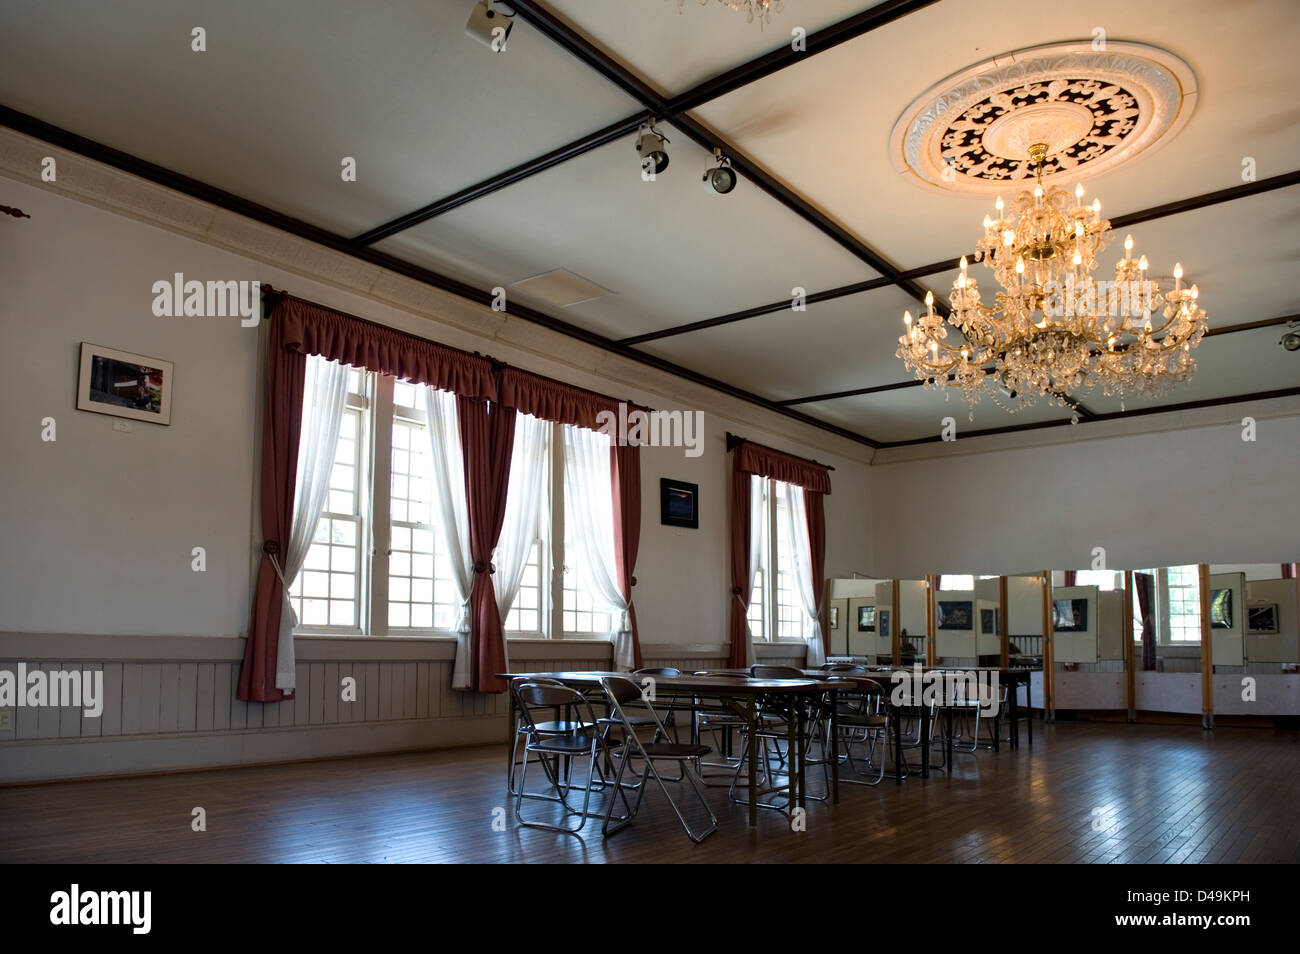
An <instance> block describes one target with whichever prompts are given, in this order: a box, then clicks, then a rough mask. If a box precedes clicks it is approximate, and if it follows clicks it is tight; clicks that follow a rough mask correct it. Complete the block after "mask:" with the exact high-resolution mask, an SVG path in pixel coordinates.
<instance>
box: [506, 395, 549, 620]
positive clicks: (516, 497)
mask: <svg viewBox="0 0 1300 954" xmlns="http://www.w3.org/2000/svg"><path fill="white" fill-rule="evenodd" d="M513 413H514V414H515V444H514V450H513V451H512V452H511V455H510V487H509V490H508V492H507V494H506V516H505V522H504V523H503V524H502V526H501V537H500V539H498V540H497V547H496V549H495V550H494V551H492V563H493V564H494V565H495V566H496V568H497V572H496V575H495V576H494V577H493V585H494V586H495V587H496V594H497V608H498V609H499V610H500V611H501V622H502V623H504V622H505V619H506V615H507V614H508V613H509V612H510V607H512V606H514V605H515V599H516V598H517V597H518V596H519V587H520V584H521V583H523V579H524V568H525V567H526V566H527V565H528V556H529V554H530V553H531V552H532V549H533V541H534V540H536V539H537V536H538V534H537V521H538V517H539V516H540V515H541V514H542V513H543V511H542V497H543V494H544V491H545V488H546V460H547V455H546V448H547V445H548V443H549V441H548V438H549V436H550V432H551V425H550V424H549V423H548V422H547V421H543V420H540V419H539V418H536V417H533V416H532V415H530V414H519V413H518V412H513ZM548 516H549V515H548Z"/></svg>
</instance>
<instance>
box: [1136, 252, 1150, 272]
mask: <svg viewBox="0 0 1300 954" xmlns="http://www.w3.org/2000/svg"><path fill="white" fill-rule="evenodd" d="M1150 267H1151V264H1150V263H1149V262H1148V261H1147V257H1146V256H1145V255H1143V256H1142V257H1141V258H1139V259H1138V268H1140V269H1142V271H1144V272H1145V271H1146V270H1147V269H1148V268H1150Z"/></svg>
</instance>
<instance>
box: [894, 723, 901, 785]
mask: <svg viewBox="0 0 1300 954" xmlns="http://www.w3.org/2000/svg"><path fill="white" fill-rule="evenodd" d="M894 781H895V782H897V783H898V784H899V785H902V784H903V713H902V712H901V711H900V710H895V712H894Z"/></svg>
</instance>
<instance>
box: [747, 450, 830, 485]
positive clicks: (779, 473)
mask: <svg viewBox="0 0 1300 954" xmlns="http://www.w3.org/2000/svg"><path fill="white" fill-rule="evenodd" d="M734 453H735V455H736V467H737V469H739V470H741V471H743V472H744V473H747V474H757V475H758V476H759V477H770V478H772V479H773V480H779V481H782V482H783V483H787V484H794V485H795V486H796V487H802V488H803V489H804V490H811V491H813V492H815V493H819V494H829V493H830V492H831V475H830V468H829V467H827V466H826V465H825V464H819V463H817V462H816V461H815V460H808V459H806V458H804V457H796V456H794V455H793V454H787V453H785V452H784V451H779V450H773V449H772V448H770V447H764V446H763V445H762V444H755V443H753V442H752V441H742V442H741V444H740V446H739V447H737V448H736V449H735V451H734Z"/></svg>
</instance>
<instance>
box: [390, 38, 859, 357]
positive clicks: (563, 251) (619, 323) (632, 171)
mask: <svg viewBox="0 0 1300 954" xmlns="http://www.w3.org/2000/svg"><path fill="white" fill-rule="evenodd" d="M674 15H675V14H674ZM512 49H513V47H512ZM661 132H663V133H664V134H665V135H666V136H667V137H668V138H669V140H671V141H670V143H669V145H668V152H669V156H670V159H669V164H668V168H667V169H666V170H664V171H663V172H662V173H660V174H659V175H657V176H656V178H655V180H654V181H653V182H646V181H643V180H642V178H641V168H640V165H639V163H638V158H637V153H636V151H635V148H634V145H635V144H634V138H633V137H628V138H627V139H620V140H618V141H617V142H613V143H610V144H608V145H605V146H602V147H600V148H599V149H595V150H593V151H591V152H589V153H587V154H586V155H584V156H581V157H579V158H577V159H574V160H571V161H570V162H566V163H564V164H563V165H560V166H557V167H555V168H553V169H550V170H548V171H546V172H544V173H541V174H540V175H536V176H533V177H532V178H530V179H526V180H524V181H523V182H520V183H518V184H516V185H513V186H510V187H509V188H507V189H503V190H501V191H499V192H496V193H494V194H493V195H490V196H488V197H486V198H484V199H480V200H479V201H477V202H473V203H471V204H469V205H467V206H463V207H462V208H460V209H456V210H455V211H453V212H450V213H448V214H446V215H442V216H439V217H438V218H436V219H433V220H431V221H429V222H426V223H424V224H422V225H419V226H417V227H415V228H413V229H410V230H409V231H406V232H403V233H400V234H399V235H396V236H394V237H393V238H391V239H386V240H384V241H383V242H380V243H379V244H378V247H379V248H380V249H382V250H384V251H387V252H391V253H392V254H394V255H397V256H399V257H401V258H405V259H408V260H410V261H414V262H417V263H419V264H427V265H429V266H430V267H436V268H440V269H442V270H445V271H448V272H453V273H455V274H456V275H458V276H460V277H463V278H464V279H465V280H466V281H469V282H470V283H472V284H474V285H477V286H478V287H480V288H492V287H493V286H497V285H500V286H503V287H508V286H509V285H511V284H513V283H514V282H517V281H520V280H521V279H524V278H528V277H531V276H533V275H537V274H540V273H542V272H548V271H551V270H552V269H556V268H566V269H568V270H569V271H571V272H576V273H577V274H579V275H581V276H582V277H584V278H586V279H588V280H589V281H592V282H595V283H596V284H598V285H601V286H603V287H605V288H607V289H609V290H610V291H611V292H612V294H611V295H609V296H607V297H604V298H600V299H597V300H595V301H591V302H587V303H585V304H579V305H574V306H571V307H569V308H564V309H558V310H556V309H550V310H551V311H552V312H553V313H555V314H556V315H558V316H560V317H563V318H564V319H565V320H566V321H570V322H572V323H574V324H577V325H579V326H581V327H583V328H587V329H589V330H592V331H597V332H599V333H600V334H603V335H607V336H609V337H612V338H625V337H630V336H632V335H637V334H641V333H643V332H647V331H654V330H657V329H660V328H665V327H668V326H670V325H677V324H683V323H685V322H689V321H696V320H698V319H701V318H709V317H712V316H715V315H720V314H726V313H728V312H732V311H737V310H739V309H742V308H748V307H752V306H754V305H758V304H762V303H765V302H771V301H777V300H780V299H783V298H790V297H791V292H792V289H794V288H796V287H801V288H805V289H808V290H809V291H811V290H813V289H822V288H832V287H837V286H840V285H847V284H849V283H852V282H859V281H865V280H867V279H870V278H875V277H878V273H877V272H875V271H873V270H871V269H870V268H868V267H867V266H866V265H864V264H863V263H862V262H861V261H860V260H858V259H857V258H856V257H854V256H853V255H851V254H849V253H848V252H847V251H845V250H844V249H843V248H841V247H840V246H839V245H837V244H835V243H834V242H833V241H831V240H830V239H829V238H827V237H826V236H825V235H823V234H822V233H821V232H818V231H817V230H816V229H814V228H813V227H812V226H810V225H808V224H806V223H805V222H803V221H801V220H800V219H798V218H795V217H794V216H792V215H791V214H790V213H789V212H788V211H786V210H785V209H783V208H782V207H781V206H780V205H779V204H778V203H777V202H775V201H774V200H773V199H771V198H770V197H769V196H767V195H765V194H764V193H762V192H760V191H759V190H758V189H756V188H755V187H754V186H753V185H752V184H751V183H749V182H746V181H744V180H743V179H742V180H741V182H740V183H739V184H738V185H737V186H736V189H735V191H733V192H731V193H730V194H728V195H725V196H718V195H711V194H709V193H706V192H705V190H704V187H703V185H702V182H701V178H702V176H703V173H704V170H705V169H706V168H707V167H708V166H709V165H710V159H711V157H710V156H709V154H708V153H706V152H704V150H702V149H700V148H699V147H698V146H696V145H694V144H693V143H692V142H691V141H690V140H689V139H687V138H686V136H685V135H683V134H681V133H680V132H678V131H677V130H675V129H674V128H673V127H672V126H669V125H663V126H662V127H661ZM524 300H526V301H528V302H529V304H539V303H538V302H537V301H536V300H534V299H527V298H525V299H524ZM541 307H543V310H546V307H545V306H544V305H541Z"/></svg>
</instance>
